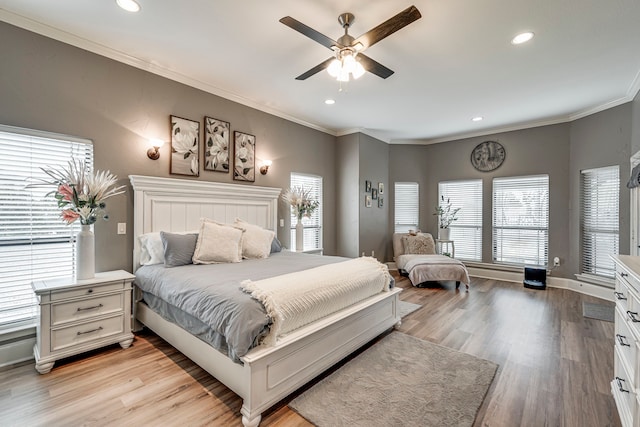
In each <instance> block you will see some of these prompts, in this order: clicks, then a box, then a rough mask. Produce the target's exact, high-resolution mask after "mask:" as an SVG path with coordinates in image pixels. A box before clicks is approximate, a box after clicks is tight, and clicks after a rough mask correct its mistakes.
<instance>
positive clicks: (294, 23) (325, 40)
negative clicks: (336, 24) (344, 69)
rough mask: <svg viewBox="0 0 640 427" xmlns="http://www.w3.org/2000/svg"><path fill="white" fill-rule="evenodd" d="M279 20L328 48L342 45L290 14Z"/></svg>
mask: <svg viewBox="0 0 640 427" xmlns="http://www.w3.org/2000/svg"><path fill="white" fill-rule="evenodd" d="M280 22H282V23H283V24H284V25H286V26H287V27H290V28H292V29H294V30H296V31H297V32H299V33H301V34H304V35H305V36H307V37H309V38H310V39H311V40H315V41H316V42H318V43H320V44H321V45H322V46H325V47H327V48H329V49H331V48H333V47H334V46H338V47H340V48H342V47H344V46H342V45H341V44H339V43H338V42H337V41H335V40H333V39H331V38H329V37H327V36H325V35H324V34H322V33H319V32H318V31H316V30H314V29H313V28H311V27H309V26H308V25H305V24H303V23H302V22H300V21H298V20H296V19H294V18H292V17H290V16H285V17H284V18H282V19H281V20H280Z"/></svg>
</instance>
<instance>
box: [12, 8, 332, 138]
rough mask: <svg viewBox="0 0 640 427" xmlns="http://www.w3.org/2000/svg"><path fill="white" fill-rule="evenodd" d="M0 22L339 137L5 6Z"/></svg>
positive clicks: (323, 129)
mask: <svg viewBox="0 0 640 427" xmlns="http://www.w3.org/2000/svg"><path fill="white" fill-rule="evenodd" d="M0 21H4V22H6V23H8V24H11V25H15V26H16V27H20V28H22V29H25V30H28V31H31V32H34V33H37V34H40V35H42V36H45V37H49V38H51V39H54V40H58V41H60V42H63V43H66V44H69V45H71V46H75V47H77V48H80V49H83V50H86V51H89V52H91V53H95V54H97V55H100V56H104V57H106V58H109V59H113V60H114V61H118V62H121V63H123V64H126V65H130V66H132V67H135V68H138V69H140V70H143V71H148V72H150V73H152V74H156V75H158V76H161V77H164V78H167V79H169V80H173V81H175V82H178V83H182V84H185V85H187V86H190V87H193V88H196V89H200V90H202V91H204V92H207V93H210V94H212V95H216V96H219V97H221V98H224V99H228V100H230V101H233V102H237V103H238V104H242V105H245V106H247V107H251V108H254V109H256V110H259V111H262V112H265V113H268V114H271V115H273V116H276V117H280V118H282V119H285V120H288V121H290V122H293V123H297V124H299V125H302V126H306V127H308V128H311V129H315V130H317V131H320V132H323V133H327V134H329V135H332V136H337V135H336V132H335V130H332V129H328V128H325V127H322V126H319V125H317V124H315V123H311V122H308V121H306V120H302V119H300V118H298V117H294V116H291V115H289V114H286V113H284V112H282V111H279V110H276V109H274V108H270V107H267V106H265V105H264V104H260V103H258V102H256V101H254V100H252V99H249V98H245V97H243V96H241V95H238V94H235V93H232V92H229V91H226V90H224V89H221V88H219V87H216V86H213V85H210V84H207V83H204V82H202V81H200V80H197V79H193V78H191V77H188V76H185V75H184V74H181V73H179V72H177V71H174V70H170V69H168V68H164V67H161V66H159V65H157V64H153V63H151V62H148V61H144V60H142V59H139V58H136V57H134V56H131V55H128V54H126V53H124V52H120V51H118V50H115V49H112V48H110V47H107V46H104V45H102V44H99V43H95V42H93V41H90V40H87V39H85V38H82V37H79V36H77V35H75V34H72V33H69V32H66V31H63V30H60V29H58V28H54V27H51V26H49V25H46V24H43V23H41V22H38V21H34V20H32V19H29V18H27V17H24V16H22V15H18V14H15V13H12V12H9V11H7V10H5V9H0Z"/></svg>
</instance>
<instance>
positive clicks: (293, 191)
mask: <svg viewBox="0 0 640 427" xmlns="http://www.w3.org/2000/svg"><path fill="white" fill-rule="evenodd" d="M282 198H283V199H284V200H285V201H286V202H287V203H288V204H289V205H291V210H292V212H293V213H294V215H295V216H296V218H297V219H298V222H297V224H296V251H298V252H300V251H302V250H303V249H304V241H303V235H304V228H303V226H302V218H303V217H306V218H311V214H313V212H314V211H315V210H316V209H317V208H318V206H320V203H319V202H318V201H317V200H314V199H313V198H312V197H311V190H309V189H306V190H305V188H304V187H303V186H300V187H294V188H290V189H288V190H287V191H285V192H284V194H283V195H282Z"/></svg>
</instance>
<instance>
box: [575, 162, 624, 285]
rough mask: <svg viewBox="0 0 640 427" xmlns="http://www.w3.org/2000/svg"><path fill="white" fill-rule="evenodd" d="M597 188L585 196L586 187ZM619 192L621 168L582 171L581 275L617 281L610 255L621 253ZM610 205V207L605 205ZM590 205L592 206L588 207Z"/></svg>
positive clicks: (616, 166)
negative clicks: (609, 240) (610, 238)
mask: <svg viewBox="0 0 640 427" xmlns="http://www.w3.org/2000/svg"><path fill="white" fill-rule="evenodd" d="M594 186H595V187H597V189H598V190H599V191H596V192H595V193H594V192H591V193H589V194H586V193H585V190H586V189H587V187H590V188H593V187H594ZM619 189H620V166H619V165H612V166H604V167H599V168H592V169H585V170H582V171H580V274H581V275H589V276H595V277H599V278H606V279H613V278H615V264H614V262H613V260H612V259H611V257H610V256H609V255H617V254H618V253H619V251H620V190H619ZM594 199H595V200H594ZM609 202H610V203H611V206H606V205H607V203H609ZM587 204H589V205H590V206H586V205H587ZM603 205H604V206H603ZM614 205H615V206H614ZM587 209H588V210H589V211H590V212H587ZM611 210H613V212H612V213H609V214H608V213H607V211H611ZM598 236H600V238H598ZM606 236H611V237H613V241H611V242H607V241H606V240H607V238H606ZM587 242H588V243H587ZM609 246H611V247H609Z"/></svg>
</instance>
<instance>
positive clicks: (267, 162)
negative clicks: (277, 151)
mask: <svg viewBox="0 0 640 427" xmlns="http://www.w3.org/2000/svg"><path fill="white" fill-rule="evenodd" d="M271 163H272V162H271V160H265V161H263V162H262V166H260V173H261V174H262V175H266V174H267V172H269V166H271Z"/></svg>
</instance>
